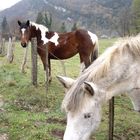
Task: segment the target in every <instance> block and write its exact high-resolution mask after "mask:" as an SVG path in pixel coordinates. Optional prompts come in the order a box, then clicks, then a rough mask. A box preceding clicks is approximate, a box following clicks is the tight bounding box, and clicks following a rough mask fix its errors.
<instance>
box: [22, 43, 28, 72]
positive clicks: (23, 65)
mask: <svg viewBox="0 0 140 140" xmlns="http://www.w3.org/2000/svg"><path fill="white" fill-rule="evenodd" d="M27 56H28V46H27V47H26V48H24V56H23V60H22V64H21V73H25V65H26V63H27Z"/></svg>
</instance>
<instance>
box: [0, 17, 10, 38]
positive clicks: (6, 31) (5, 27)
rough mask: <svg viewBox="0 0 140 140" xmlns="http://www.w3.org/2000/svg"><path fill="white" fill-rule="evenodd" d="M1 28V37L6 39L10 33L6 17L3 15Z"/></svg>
mask: <svg viewBox="0 0 140 140" xmlns="http://www.w3.org/2000/svg"><path fill="white" fill-rule="evenodd" d="M1 29H2V37H3V38H5V39H8V38H9V35H10V29H9V25H8V22H7V18H6V17H3V20H2V23H1Z"/></svg>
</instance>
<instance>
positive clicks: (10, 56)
mask: <svg viewBox="0 0 140 140" xmlns="http://www.w3.org/2000/svg"><path fill="white" fill-rule="evenodd" d="M14 48H15V37H13V38H12V37H9V42H8V47H7V60H8V62H9V63H12V62H13V59H14Z"/></svg>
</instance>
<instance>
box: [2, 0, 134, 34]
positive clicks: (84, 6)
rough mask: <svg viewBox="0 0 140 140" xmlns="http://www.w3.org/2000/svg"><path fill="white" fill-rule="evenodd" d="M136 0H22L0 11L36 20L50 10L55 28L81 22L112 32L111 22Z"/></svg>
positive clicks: (98, 30)
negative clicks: (42, 12) (39, 13)
mask: <svg viewBox="0 0 140 140" xmlns="http://www.w3.org/2000/svg"><path fill="white" fill-rule="evenodd" d="M131 1H132V0H119V1H117V0H94V1H93V0H86V1H85V0H39V1H38V0H22V1H20V2H19V3H17V4H16V5H14V6H12V7H11V8H8V9H6V10H4V11H1V12H0V21H2V18H3V17H4V16H6V17H7V19H8V21H9V22H11V21H13V22H15V21H16V20H17V19H22V20H23V19H30V20H33V21H35V20H36V16H37V14H38V12H40V11H47V12H49V13H51V14H52V16H53V29H54V30H58V29H59V27H60V25H61V23H62V22H63V21H65V22H66V23H67V25H68V26H67V28H68V30H70V26H71V25H72V24H73V23H74V22H77V23H78V25H79V26H80V27H83V28H87V29H89V30H91V31H93V32H101V33H104V32H106V31H109V29H110V22H111V20H112V19H113V18H117V15H118V13H119V12H120V11H121V10H122V9H124V8H125V7H128V6H130V5H131Z"/></svg>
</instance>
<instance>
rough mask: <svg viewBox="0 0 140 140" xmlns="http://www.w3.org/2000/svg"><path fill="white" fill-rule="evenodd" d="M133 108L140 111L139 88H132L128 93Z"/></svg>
mask: <svg viewBox="0 0 140 140" xmlns="http://www.w3.org/2000/svg"><path fill="white" fill-rule="evenodd" d="M128 96H129V97H130V99H131V101H132V104H133V107H134V110H135V111H138V112H140V89H134V90H133V91H132V92H131V93H128Z"/></svg>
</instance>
